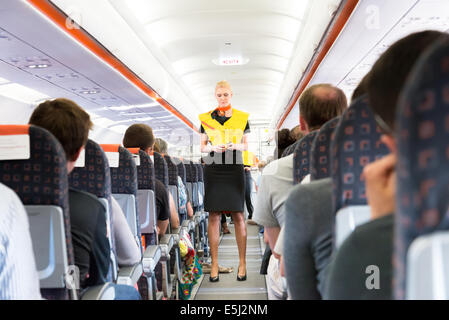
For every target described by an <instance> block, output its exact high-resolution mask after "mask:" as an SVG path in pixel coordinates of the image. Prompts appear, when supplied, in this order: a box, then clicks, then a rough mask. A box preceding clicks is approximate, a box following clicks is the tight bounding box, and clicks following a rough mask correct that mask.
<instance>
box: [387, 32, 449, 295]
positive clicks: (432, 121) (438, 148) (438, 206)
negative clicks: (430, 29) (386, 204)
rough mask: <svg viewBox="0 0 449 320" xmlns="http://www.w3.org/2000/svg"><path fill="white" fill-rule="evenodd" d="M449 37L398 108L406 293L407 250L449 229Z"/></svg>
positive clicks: (398, 288)
mask: <svg viewBox="0 0 449 320" xmlns="http://www.w3.org/2000/svg"><path fill="white" fill-rule="evenodd" d="M448 105H449V41H447V40H440V41H438V42H436V43H435V44H434V45H433V46H432V47H431V48H430V49H429V50H428V51H426V53H424V54H423V55H422V56H421V58H420V59H419V61H418V63H417V64H416V65H415V67H414V69H413V71H412V72H411V74H410V76H409V78H408V81H407V83H406V85H405V86H404V89H403V92H402V95H401V98H400V102H399V105H398V109H397V115H396V119H397V128H396V135H397V137H398V141H397V145H398V163H397V168H396V169H397V170H396V172H397V194H396V206H397V213H396V221H395V228H396V229H395V232H394V234H395V241H394V242H395V248H394V251H395V253H394V262H395V263H394V266H395V270H394V295H395V298H396V299H403V298H404V297H405V295H404V292H405V277H406V275H405V261H406V254H407V250H408V248H409V246H410V244H411V243H412V241H413V240H414V239H416V238H417V237H419V236H421V235H425V234H429V233H432V232H435V231H439V230H448V229H449V214H448V207H449V108H448Z"/></svg>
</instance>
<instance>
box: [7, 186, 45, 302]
mask: <svg viewBox="0 0 449 320" xmlns="http://www.w3.org/2000/svg"><path fill="white" fill-rule="evenodd" d="M0 194H1V201H0V212H1V213H0V300H41V299H42V297H41V292H40V288H39V275H38V273H37V269H36V261H35V258H34V252H33V245H32V242H31V235H30V230H29V222H28V215H27V213H26V212H25V208H24V207H23V204H22V202H21V201H20V199H19V197H18V196H17V195H16V194H15V192H14V191H12V190H11V189H9V188H8V187H6V186H5V185H4V184H2V183H0Z"/></svg>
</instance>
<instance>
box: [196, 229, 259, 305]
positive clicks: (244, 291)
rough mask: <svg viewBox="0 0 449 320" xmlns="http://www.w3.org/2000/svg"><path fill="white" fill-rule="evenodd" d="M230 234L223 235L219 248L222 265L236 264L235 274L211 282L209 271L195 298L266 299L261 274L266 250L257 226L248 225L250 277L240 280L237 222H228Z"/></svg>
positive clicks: (247, 258) (248, 273)
mask: <svg viewBox="0 0 449 320" xmlns="http://www.w3.org/2000/svg"><path fill="white" fill-rule="evenodd" d="M228 227H229V230H231V234H227V235H224V236H223V237H222V238H221V241H220V245H219V247H218V261H219V265H221V266H224V267H233V268H234V272H232V273H220V281H219V282H210V281H209V277H210V275H209V274H206V275H205V276H204V279H203V281H202V283H201V287H200V288H199V290H198V292H197V294H196V296H195V300H267V289H266V286H265V276H263V275H261V274H260V273H259V271H260V264H261V261H262V255H263V251H262V249H261V247H260V246H261V244H260V239H259V228H258V226H252V225H248V226H247V230H248V231H247V232H248V240H247V249H246V264H247V275H248V277H247V280H246V281H237V279H236V278H237V269H238V265H239V257H238V249H237V243H236V241H235V235H234V234H235V230H234V225H233V224H229V223H228Z"/></svg>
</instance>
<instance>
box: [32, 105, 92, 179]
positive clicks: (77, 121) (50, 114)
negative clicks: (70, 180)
mask: <svg viewBox="0 0 449 320" xmlns="http://www.w3.org/2000/svg"><path fill="white" fill-rule="evenodd" d="M29 124H32V125H36V126H39V127H42V128H44V129H47V130H48V131H50V132H51V133H52V134H53V135H54V136H55V137H56V139H58V140H59V142H60V143H61V145H62V147H63V148H64V151H65V154H66V157H67V171H68V172H69V173H70V172H71V171H72V170H73V168H74V166H75V162H76V160H77V159H78V157H79V155H80V152H81V150H82V149H83V148H84V146H85V145H86V143H87V139H88V137H89V130H90V129H91V128H92V122H91V121H90V117H89V114H88V113H87V112H86V111H84V110H83V109H82V108H81V107H80V106H79V105H77V104H76V103H75V102H73V101H71V100H68V99H64V98H59V99H54V100H47V101H45V102H42V103H41V104H39V105H38V106H37V108H36V109H34V111H33V113H32V115H31V117H30V121H29Z"/></svg>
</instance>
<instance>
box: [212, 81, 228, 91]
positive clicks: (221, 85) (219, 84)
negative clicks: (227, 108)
mask: <svg viewBox="0 0 449 320" xmlns="http://www.w3.org/2000/svg"><path fill="white" fill-rule="evenodd" d="M218 88H227V89H229V90H231V91H232V89H231V85H230V84H229V82H227V81H226V80H222V81H220V82H217V85H216V86H215V91H217V89H218Z"/></svg>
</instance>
